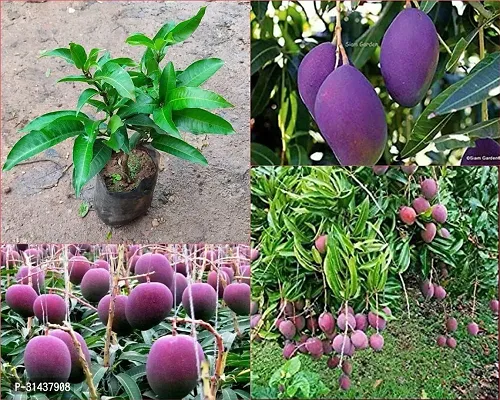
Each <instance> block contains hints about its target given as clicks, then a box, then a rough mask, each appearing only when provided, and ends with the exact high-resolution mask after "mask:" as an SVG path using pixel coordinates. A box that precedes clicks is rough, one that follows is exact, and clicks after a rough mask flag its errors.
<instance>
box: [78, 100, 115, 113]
mask: <svg viewBox="0 0 500 400" xmlns="http://www.w3.org/2000/svg"><path fill="white" fill-rule="evenodd" d="M87 103H89V104H90V105H91V106H94V107H95V108H96V111H97V112H99V111H102V110H105V109H106V108H107V107H108V106H107V105H106V103H104V102H102V101H99V100H93V99H90V100H89V101H87ZM80 114H81V113H80Z"/></svg>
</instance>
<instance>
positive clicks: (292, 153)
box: [286, 144, 311, 165]
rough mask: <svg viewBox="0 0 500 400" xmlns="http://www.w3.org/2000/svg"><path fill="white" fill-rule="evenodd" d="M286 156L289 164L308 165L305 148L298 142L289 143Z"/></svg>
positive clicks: (309, 162)
mask: <svg viewBox="0 0 500 400" xmlns="http://www.w3.org/2000/svg"><path fill="white" fill-rule="evenodd" d="M286 157H287V159H288V161H289V163H290V165H310V164H311V160H310V159H309V155H308V154H307V150H306V149H305V148H304V147H302V146H301V145H299V144H291V145H290V146H288V147H287V149H286Z"/></svg>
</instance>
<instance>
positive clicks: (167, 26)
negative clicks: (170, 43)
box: [153, 21, 175, 41]
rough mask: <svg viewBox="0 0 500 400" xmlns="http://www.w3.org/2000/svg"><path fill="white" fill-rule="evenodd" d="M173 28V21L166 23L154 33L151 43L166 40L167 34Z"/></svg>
mask: <svg viewBox="0 0 500 400" xmlns="http://www.w3.org/2000/svg"><path fill="white" fill-rule="evenodd" d="M174 26H175V22H174V21H168V22H167V23H166V24H165V25H163V26H162V27H161V28H160V30H159V31H158V32H157V33H156V35H155V37H154V38H153V41H156V39H166V38H167V35H168V33H169V32H170V31H171V30H172V29H173V28H174Z"/></svg>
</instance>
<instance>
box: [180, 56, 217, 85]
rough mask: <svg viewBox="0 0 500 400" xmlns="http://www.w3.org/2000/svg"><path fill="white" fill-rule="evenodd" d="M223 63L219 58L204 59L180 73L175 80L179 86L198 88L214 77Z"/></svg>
mask: <svg viewBox="0 0 500 400" xmlns="http://www.w3.org/2000/svg"><path fill="white" fill-rule="evenodd" d="M223 65H224V61H222V60H221V59H219V58H205V59H203V60H198V61H195V62H194V63H192V64H191V65H190V66H189V67H187V68H186V69H185V70H184V71H182V72H181V73H180V74H179V76H178V77H177V79H178V80H179V82H180V86H200V85H201V84H203V83H204V82H206V81H207V80H208V79H209V78H210V77H211V76H212V75H214V74H215V73H216V72H217V71H218V70H219V69H220V68H221V67H222V66H223Z"/></svg>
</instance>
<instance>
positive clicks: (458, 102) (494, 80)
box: [433, 52, 500, 115]
mask: <svg viewBox="0 0 500 400" xmlns="http://www.w3.org/2000/svg"><path fill="white" fill-rule="evenodd" d="M498 71H500V52H497V53H493V54H490V55H489V56H487V57H486V58H485V59H483V60H482V61H481V62H480V63H479V64H478V65H476V67H474V69H473V70H472V71H471V73H470V74H469V75H467V77H466V78H464V79H463V80H466V82H465V83H463V84H461V85H457V83H459V82H457V83H455V84H454V85H452V86H451V87H452V88H453V87H455V85H456V89H455V90H453V91H451V93H450V94H449V96H447V98H446V99H445V100H444V101H443V102H442V103H441V104H440V105H439V106H438V107H437V108H436V110H435V111H434V112H433V115H444V114H448V113H453V112H456V111H459V110H463V109H464V108H467V107H472V106H474V105H476V104H479V103H481V102H482V101H483V100H487V99H489V98H491V97H493V96H495V95H498V93H499V89H500V74H499V73H498Z"/></svg>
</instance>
